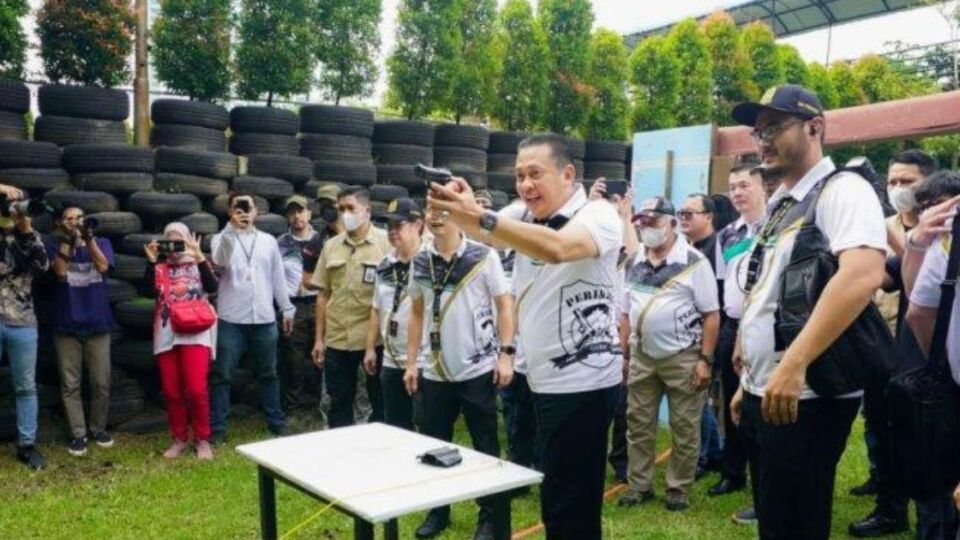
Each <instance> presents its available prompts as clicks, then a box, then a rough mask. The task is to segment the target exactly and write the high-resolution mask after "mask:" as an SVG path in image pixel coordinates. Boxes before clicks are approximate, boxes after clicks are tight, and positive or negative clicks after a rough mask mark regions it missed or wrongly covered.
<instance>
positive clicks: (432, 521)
mask: <svg viewBox="0 0 960 540" xmlns="http://www.w3.org/2000/svg"><path fill="white" fill-rule="evenodd" d="M449 526H450V510H446V511H443V510H437V509H433V510H431V511H430V513H428V514H427V519H425V520H423V523H422V524H421V525H420V527H418V528H417V532H416V535H417V538H433V537H434V536H437V535H439V534H440V533H442V532H443V531H444V530H445V529H446V528H447V527H449Z"/></svg>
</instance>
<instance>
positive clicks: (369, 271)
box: [363, 264, 377, 285]
mask: <svg viewBox="0 0 960 540" xmlns="http://www.w3.org/2000/svg"><path fill="white" fill-rule="evenodd" d="M376 280H377V267H376V266H374V265H369V264H365V265H363V283H364V284H366V285H373V282H374V281H376Z"/></svg>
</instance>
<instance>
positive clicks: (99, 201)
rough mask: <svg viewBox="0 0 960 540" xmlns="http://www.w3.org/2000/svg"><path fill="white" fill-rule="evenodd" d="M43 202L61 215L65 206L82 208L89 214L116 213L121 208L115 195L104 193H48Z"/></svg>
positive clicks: (65, 191) (67, 191)
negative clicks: (60, 210)
mask: <svg viewBox="0 0 960 540" xmlns="http://www.w3.org/2000/svg"><path fill="white" fill-rule="evenodd" d="M43 200H44V201H46V202H47V204H49V205H50V206H52V207H53V208H54V209H55V212H57V213H59V208H62V207H63V205H64V204H70V205H73V206H77V207H78V208H82V209H83V211H84V213H87V214H95V213H97V212H116V211H117V208H118V207H119V204H117V199H116V198H115V197H114V196H113V195H111V194H109V193H104V192H102V191H74V190H63V191H60V190H56V191H48V192H47V193H46V194H44V196H43Z"/></svg>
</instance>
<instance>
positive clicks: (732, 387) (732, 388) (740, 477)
mask: <svg viewBox="0 0 960 540" xmlns="http://www.w3.org/2000/svg"><path fill="white" fill-rule="evenodd" d="M739 326H740V321H738V320H737V319H730V318H728V317H724V320H723V325H722V326H721V327H720V335H719V337H718V338H717V349H716V351H715V355H714V358H715V361H716V362H717V364H719V367H720V384H721V386H722V388H723V433H724V441H723V477H724V478H726V479H728V480H731V481H733V482H743V481H745V480H746V475H747V452H746V450H744V448H743V443H742V442H741V441H740V435H739V433H738V432H737V425H736V424H734V423H733V418H731V416H730V400H731V399H733V395H734V394H736V393H737V389H738V388H740V376H738V375H737V372H736V371H734V370H733V351H734V348H735V347H736V345H737V328H738V327H739Z"/></svg>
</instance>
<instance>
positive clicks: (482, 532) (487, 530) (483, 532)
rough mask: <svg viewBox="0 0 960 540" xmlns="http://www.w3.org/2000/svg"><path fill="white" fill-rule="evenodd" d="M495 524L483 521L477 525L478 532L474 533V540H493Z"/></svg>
mask: <svg viewBox="0 0 960 540" xmlns="http://www.w3.org/2000/svg"><path fill="white" fill-rule="evenodd" d="M493 538H494V536H493V523H490V522H489V521H481V522H480V523H477V530H476V532H474V533H473V540H493Z"/></svg>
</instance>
